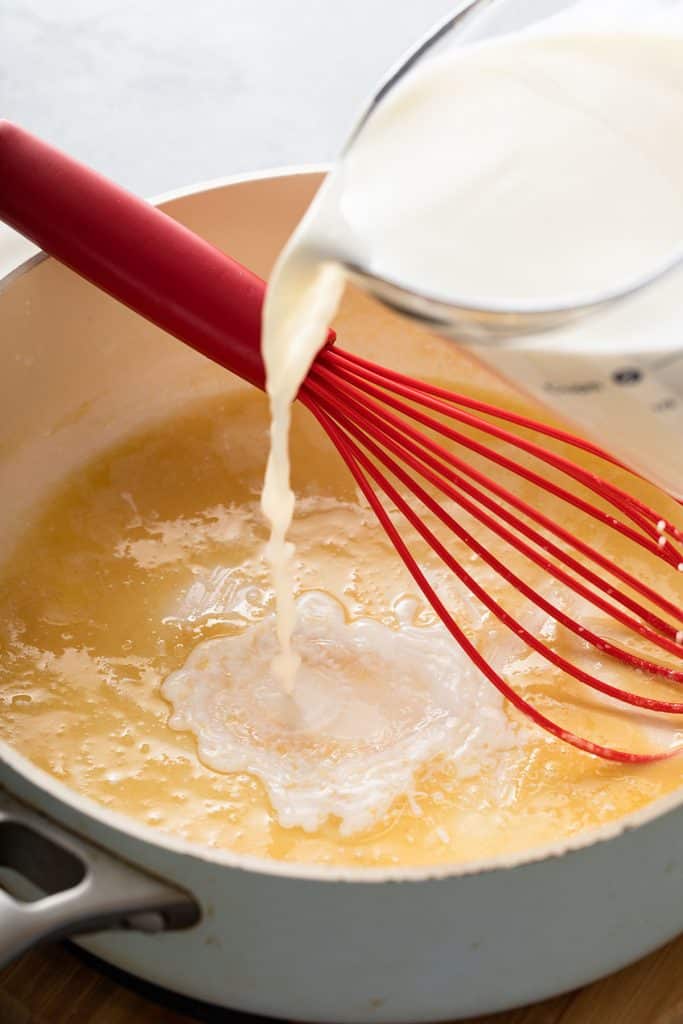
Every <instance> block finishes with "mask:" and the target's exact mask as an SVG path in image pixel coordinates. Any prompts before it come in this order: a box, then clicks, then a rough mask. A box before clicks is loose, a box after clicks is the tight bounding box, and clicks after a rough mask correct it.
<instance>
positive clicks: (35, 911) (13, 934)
mask: <svg viewBox="0 0 683 1024" xmlns="http://www.w3.org/2000/svg"><path fill="white" fill-rule="evenodd" d="M0 886H2V888H0V966H4V965H5V964H8V963H10V962H11V961H12V960H14V959H15V958H16V957H18V956H19V955H20V954H21V953H23V952H24V951H25V950H27V949H29V948H30V947H31V946H35V945H38V944H39V943H41V942H49V941H52V940H54V939H60V938H65V937H66V936H71V935H83V934H85V933H87V932H95V931H103V930H108V929H132V930H134V931H141V932H147V933H156V932H163V931H173V930H176V929H182V928H190V927H191V926H192V925H194V924H196V923H197V922H198V921H199V918H200V911H199V907H198V906H197V904H196V902H195V901H194V899H193V898H192V897H191V896H190V895H189V894H188V893H186V892H184V891H183V890H182V889H179V888H177V887H176V886H175V885H171V884H170V883H168V882H165V881H163V880H162V879H159V878H155V877H154V876H153V875H149V874H147V873H146V872H144V871H141V870H140V869H139V868H137V867H132V866H131V865H129V864H127V863H125V862H124V861H122V860H119V859H118V858H116V857H114V856H112V855H111V854H109V853H106V852H105V851H104V850H102V849H101V848H100V847H98V846H95V845H94V844H93V843H90V842H86V841H85V840H84V839H81V838H80V837H77V836H75V835H74V834H73V833H72V832H68V831H67V830H66V829H63V828H61V826H58V825H56V824H55V823H54V822H52V821H49V820H48V819H47V818H45V817H43V816H42V815H41V814H39V813H38V812H37V811H34V810H33V809H32V808H30V807H28V806H27V805H26V804H23V803H20V802H19V801H18V800H15V799H14V798H13V797H11V796H9V795H8V794H7V793H6V792H5V791H4V790H0Z"/></svg>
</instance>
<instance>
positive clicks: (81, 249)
mask: <svg viewBox="0 0 683 1024" xmlns="http://www.w3.org/2000/svg"><path fill="white" fill-rule="evenodd" d="M0 219H2V220H3V221H5V222H6V223H7V224H9V225H10V226H11V227H13V228H15V229H16V230H17V231H19V232H20V233H21V234H22V235H25V236H26V237H27V238H29V239H30V240H31V241H32V242H35V243H36V245H39V246H40V248H41V249H44V250H45V252H47V253H49V254H50V255H51V256H54V257H55V258H56V259H57V260H59V261H60V263H64V264H66V266H68V267H70V268H71V269H72V270H74V271H76V273H78V274H80V275H81V276H82V277H84V278H86V279H87V280H88V281H91V282H92V283H93V284H95V285H97V286H98V288H102V289H103V290H104V291H106V292H108V293H109V294H110V295H112V296H113V297H114V298H116V299H118V300H119V301H120V302H122V303H124V305H126V306H129V307H130V308H131V309H134V310H135V311H136V312H137V313H140V314H141V315H142V316H144V317H145V318H146V319H147V320H151V321H152V322H153V323H155V324H157V325H158V326H159V327H161V328H163V329H164V330H165V331H168V332H169V334H173V335H175V337H177V338H180V339H181V341H184V342H186V343H187V344H188V345H191V346H192V347H193V348H195V349H197V350H198V351H199V352H202V353H203V354H204V355H206V356H208V357H209V358H210V359H213V360H214V361H215V362H217V363H220V365H221V366H225V367H226V368H227V369H229V370H232V372H233V373H236V374H238V375H239V376H240V377H242V378H244V380H246V381H249V382H250V383H251V384H255V385H256V386H257V387H259V388H263V386H264V379H265V378H264V368H263V362H262V359H261V349H260V341H261V307H262V305H263V297H264V295H265V283H264V282H263V281H262V280H261V278H260V277H257V276H256V274H253V273H252V272H251V271H250V270H247V268H246V267H243V266H242V265H241V264H240V263H238V262H237V261H236V260H233V259H231V258H230V257H229V256H226V255H225V253H223V252H221V251H220V250H219V249H216V248H215V247H214V246H213V245H210V244H209V243H208V242H206V241H204V239H202V238H199V237H198V236H197V235H195V234H194V233H193V232H192V231H190V230H188V228H185V227H183V226H182V224H178V223H177V221H175V220H173V219H172V218H171V217H169V216H167V215H166V214H165V213H162V212H161V210H157V209H156V208H155V207H153V206H151V205H150V204H149V203H146V202H144V201H143V200H142V199H138V198H137V196H134V195H132V194H131V193H130V192H127V191H126V190H125V189H122V188H120V186H118V185H115V184H114V183H113V182H111V181H109V180H108V179H107V178H105V177H103V176H102V175H101V174H98V173H97V172H96V171H93V170H91V169H90V168H89V167H86V166H84V165H83V164H81V163H79V162H78V161H76V160H73V159H72V158H71V157H69V156H66V154H64V153H62V152H60V151H59V150H58V149H55V148H54V147H53V146H50V145H48V144H47V143H45V142H43V141H41V140H40V139H37V138H36V137H35V136H33V135H31V134H30V133H29V132H27V131H24V129H23V128H20V127H18V126H17V125H14V124H11V123H10V122H8V121H0Z"/></svg>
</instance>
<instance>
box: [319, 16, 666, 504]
mask: <svg viewBox="0 0 683 1024" xmlns="http://www.w3.org/2000/svg"><path fill="white" fill-rule="evenodd" d="M630 2H631V0H621V2H619V0H616V3H615V0H604V3H603V4H600V5H595V4H590V5H589V4H586V2H585V0H583V2H580V3H578V4H577V3H576V0H573V2H572V0H546V2H539V0H536V2H533V0H532V2H529V3H525V4H523V5H522V4H519V3H515V4H512V3H510V2H506V0H470V2H468V3H464V4H461V5H460V6H459V8H458V9H457V11H456V12H455V13H454V14H452V15H450V16H449V17H448V18H446V19H444V21H443V22H442V23H440V24H439V25H437V26H436V27H435V28H434V29H433V30H432V32H431V33H430V34H429V35H428V36H427V37H426V39H424V40H422V41H421V42H420V43H419V44H418V45H417V46H416V47H415V48H414V49H413V50H412V51H411V52H410V53H409V54H408V55H407V56H406V57H404V58H403V59H402V61H401V62H400V64H399V65H398V67H397V68H396V69H394V70H393V71H392V72H391V73H390V74H389V76H388V77H387V79H386V80H385V82H384V83H383V85H382V86H381V87H380V89H379V90H378V92H377V93H376V95H375V96H374V98H373V100H372V102H371V103H370V105H369V107H368V108H367V110H366V111H365V113H364V115H363V116H362V118H361V119H360V121H359V123H358V125H357V127H356V129H355V131H354V132H353V134H352V136H351V138H350V139H349V142H348V143H347V146H346V148H345V150H344V154H343V155H342V161H343V159H344V156H345V155H347V154H349V153H352V152H353V147H354V143H355V142H356V140H357V139H358V138H359V136H361V134H362V132H363V129H364V127H365V125H366V123H367V122H368V120H369V119H370V118H371V117H372V114H373V112H374V111H375V110H377V108H378V107H379V106H380V105H381V104H382V102H383V100H384V99H385V98H386V97H387V95H388V94H389V93H390V92H391V91H392V90H393V89H394V88H395V86H396V85H397V84H398V83H399V82H401V81H402V80H403V79H404V78H405V77H406V76H407V75H410V73H411V70H412V69H413V68H415V66H416V65H417V64H418V63H420V62H422V61H423V60H426V59H429V58H430V57H432V56H433V55H434V54H435V53H436V52H437V51H439V50H442V49H443V48H444V47H447V46H462V45H463V44H468V43H471V42H475V41H482V40H485V39H488V38H491V37H493V36H495V35H499V34H502V33H505V32H508V31H510V30H519V29H524V28H527V27H533V26H535V25H537V24H540V23H542V22H543V21H544V20H545V19H546V18H548V17H551V16H556V15H559V16H560V17H561V16H563V14H566V13H567V12H570V13H571V12H572V10H573V9H575V8H577V7H583V8H584V10H586V9H587V8H588V7H589V6H590V7H592V11H591V13H592V14H594V13H595V8H598V16H599V15H600V13H601V12H605V13H609V11H610V10H611V11H612V12H613V11H614V9H617V8H618V9H622V8H623V9H624V10H627V9H628V8H629V5H630ZM631 6H633V7H634V9H637V5H631ZM654 7H657V8H659V9H660V13H665V14H666V13H667V12H668V13H671V12H672V11H674V10H675V9H676V8H677V9H678V12H679V16H680V11H681V9H683V4H681V3H680V2H678V0H673V2H672V0H669V2H668V3H666V2H664V0H656V3H655V4H654V5H653V8H654ZM682 40H683V36H682ZM681 52H682V57H683V42H682V51H681ZM682 241H683V240H682ZM340 253H342V254H341V255H339V254H337V256H336V258H337V259H338V261H339V262H340V263H342V264H343V265H344V267H345V270H346V272H347V274H348V275H349V277H350V278H351V279H352V280H354V281H355V282H356V283H357V284H359V285H360V286H361V287H363V288H364V289H366V290H367V291H369V292H371V293H372V294H374V295H375V296H376V297H377V298H379V299H380V300H381V301H383V302H385V303H386V304H387V305H390V306H392V307H394V308H396V309H398V310H399V311H401V312H403V313H405V314H407V315H409V316H411V317H413V318H415V319H418V320H421V321H423V322H425V323H426V324H428V325H429V326H430V327H432V328H433V329H435V330H436V331H437V332H438V333H440V334H442V335H444V336H447V337H451V338H454V339H455V340H457V342H458V343H459V344H462V345H466V346H467V347H469V348H470V349H471V350H472V351H473V352H474V353H475V354H476V355H477V356H478V358H480V359H481V360H482V361H484V362H487V363H488V364H489V365H491V366H492V367H493V368H494V369H495V370H496V371H497V372H499V373H501V374H502V375H503V376H505V377H507V378H508V379H511V380H512V381H513V382H515V383H516V384H517V385H518V386H520V387H521V388H522V389H523V390H525V391H527V392H529V393H531V394H533V395H534V396H535V397H537V398H539V399H541V400H542V401H543V402H544V403H545V404H547V405H550V406H552V407H553V408H554V409H556V410H557V411H558V412H560V413H562V414H564V415H565V416H567V417H568V418H570V419H572V420H574V422H576V423H577V424H578V425H579V426H580V428H581V429H582V430H583V431H584V432H586V433H590V434H592V435H593V436H594V437H595V438H596V439H597V440H598V441H600V442H601V443H603V444H604V445H605V446H606V447H609V448H610V449H611V450H613V451H615V453H616V454H618V455H619V456H621V457H622V458H623V459H624V461H626V462H628V463H629V464H630V465H632V466H633V467H634V468H636V469H638V470H639V471H640V472H642V473H643V474H644V475H646V476H648V477H650V478H651V479H653V480H655V481H656V482H657V483H659V484H660V485H662V486H664V487H665V488H666V489H668V490H669V491H671V492H672V493H674V494H676V495H677V496H679V497H681V496H683V444H681V441H682V440H683V342H682V340H681V339H683V292H681V285H682V284H683V273H682V272H681V266H682V262H683V252H682V251H681V249H679V248H676V250H675V251H673V252H670V253H667V258H666V259H665V260H664V261H660V262H659V263H658V264H657V265H654V266H648V267H646V269H645V271H644V272H643V273H641V274H639V275H637V276H635V277H634V276H632V277H630V278H628V279H626V280H622V281H621V282H619V281H616V282H615V284H614V286H612V287H610V288H607V289H603V290H601V291H598V292H595V293H593V294H584V295H574V296H571V295H569V296H567V297H561V298H560V300H559V301H552V302H548V303H545V304H543V303H525V302H515V303H505V302H500V303H496V302H491V303H486V304H478V303H476V302H470V301H467V300H466V299H465V298H458V297H457V296H455V295H443V294H442V295H436V294H434V293H427V292H426V291H425V290H424V289H421V288H419V287H416V286H415V285H414V282H411V281H410V280H407V279H399V278H397V277H396V276H395V275H394V276H392V275H389V274H384V273H382V272H380V270H379V269H378V267H377V265H371V263H370V262H369V261H367V262H366V261H365V260H364V257H363V249H362V246H361V247H360V249H359V247H358V246H357V245H354V244H353V242H352V244H351V245H348V246H347V245H345V244H344V243H342V244H341V245H340ZM359 254H360V255H359ZM679 294H680V298H679ZM597 314H599V316H598V315H597ZM588 317H591V320H590V323H586V322H584V321H586V318H588Z"/></svg>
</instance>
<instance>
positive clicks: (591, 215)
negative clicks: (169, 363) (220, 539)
mask: <svg viewBox="0 0 683 1024" xmlns="http://www.w3.org/2000/svg"><path fill="white" fill-rule="evenodd" d="M598 6H599V5H597V4H591V5H590V8H589V7H588V6H587V5H585V4H583V5H579V8H578V9H579V10H583V11H586V10H588V11H589V15H590V17H588V16H587V20H586V21H585V23H583V22H581V20H580V19H579V18H578V17H576V18H572V19H570V20H566V19H565V20H563V19H562V18H559V19H550V20H549V21H548V22H547V28H546V29H544V27H543V25H541V27H540V28H539V27H536V28H535V29H534V30H533V31H527V32H523V33H517V34H514V35H508V36H499V37H496V38H494V39H492V40H489V41H486V42H483V43H477V44H474V45H471V46H468V47H463V48H461V49H459V50H456V51H453V52H451V53H448V54H447V55H445V56H442V57H435V58H432V59H430V60H427V61H425V62H424V63H423V64H421V65H418V66H417V68H416V69H415V70H413V71H412V72H411V73H410V74H409V75H408V76H407V77H406V78H405V79H403V80H402V81H401V82H399V84H398V85H397V86H395V87H394V89H392V90H391V91H390V92H389V94H388V95H387V97H386V98H385V99H384V100H383V101H382V103H381V104H380V105H379V106H378V107H377V108H376V109H375V111H374V112H373V113H372V115H371V116H370V118H369V120H368V121H367V122H366V124H365V125H364V127H363V129H362V131H361V133H360V135H359V136H358V137H357V139H356V140H355V141H354V144H353V146H352V147H351V149H350V150H349V151H348V152H347V153H346V154H345V155H344V157H343V158H342V159H340V161H339V162H338V163H337V165H336V166H335V167H334V169H333V170H332V172H331V174H330V176H329V177H328V179H327V181H326V183H325V185H324V186H323V187H322V189H321V190H320V192H319V194H318V196H317V197H316V199H315V201H314V203H313V204H312V206H311V207H310V209H309V211H308V213H307V215H306V216H305V218H304V219H303V221H302V222H301V224H300V225H299V227H298V229H297V231H296V232H295V234H294V235H293V237H292V238H291V239H290V241H289V243H288V244H287V246H286V247H285V249H284V251H283V252H282V254H281V256H280V258H279V260H278V263H277V265H276V268H275V271H274V273H273V276H272V278H271V281H270V285H269V288H268V292H267V297H266V303H265V309H264V321H263V357H264V362H265V366H266V372H267V390H268V394H269V396H270V402H271V411H272V425H271V451H270V457H269V460H268V468H267V472H266V478H265V484H264V489H263V497H262V507H263V511H264V513H265V515H266V516H267V518H268V520H269V521H270V524H271V529H272V533H271V539H270V542H269V545H268V550H267V556H268V559H269V561H270V565H271V567H272V573H273V581H274V588H275V595H276V608H277V630H278V638H279V642H280V648H281V653H280V655H279V656H278V658H277V663H276V665H275V666H274V667H275V668H276V671H277V673H278V676H279V678H280V679H281V681H282V684H283V686H284V688H285V690H287V691H289V692H292V689H293V686H294V679H295V675H296V671H297V663H298V659H297V656H296V654H295V653H294V651H293V650H292V646H291V635H292V631H293V628H294V624H295V606H294V588H293V580H292V556H293V552H292V548H291V545H289V544H288V542H287V539H286V538H287V530H288V527H289V525H290V522H291V518H292V514H293V510H294V495H293V493H292V491H291V488H290V484H289V457H288V432H289V421H290V408H291V403H292V402H293V400H294V399H295V397H296V395H297V392H298V389H299V387H300V386H301V383H302V381H303V380H304V378H305V376H306V374H307V372H308V369H309V368H310V365H311V363H312V362H313V360H314V358H315V356H316V354H317V352H318V351H319V350H320V348H321V347H322V345H323V344H324V342H325V337H326V332H327V326H328V324H329V322H330V320H331V319H332V317H333V315H334V312H335V310H336V307H337V305H338V302H339V300H340V297H341V294H342V291H343V286H344V271H343V264H344V263H349V264H352V263H353V262H354V261H355V262H357V263H360V264H361V265H362V266H364V267H367V268H368V269H370V270H371V271H373V272H376V273H378V274H382V275H384V276H387V277H390V278H391V277H393V278H394V279H397V280H401V281H403V282H410V283H411V285H412V286H414V287H415V289H416V290H421V291H423V292H426V293H428V294H432V295H435V294H436V295H438V294H441V295H444V296H446V297H447V296H448V295H449V294H450V295H458V296H459V297H460V298H463V297H470V298H471V299H472V300H473V301H475V302H478V303H486V302H487V301H489V302H491V303H492V304H493V303H495V302H497V301H499V300H503V299H508V300H512V301H514V300H520V299H531V300H534V301H539V302H540V301H544V300H556V299H558V298H560V299H562V298H565V299H567V298H570V299H571V297H572V296H575V295H579V294H582V293H585V292H587V291H588V292H590V291H599V290H600V289H602V288H609V287H611V286H615V285H618V284H619V283H621V282H622V281H624V280H627V279H628V278H629V277H630V276H633V277H636V276H638V275H639V274H641V273H643V272H646V271H647V270H648V269H650V268H652V267H656V266H659V265H661V264H663V263H664V262H665V261H666V259H667V257H670V256H671V255H672V252H673V251H675V250H676V249H677V248H679V247H680V245H681V241H682V240H683V190H682V189H681V187H680V182H681V181H683V133H682V132H681V130H680V125H681V119H682V118H683V13H682V12H681V8H680V6H679V7H677V8H676V12H674V11H673V8H671V7H670V6H669V5H663V6H664V7H665V8H666V10H667V17H666V19H665V20H663V21H662V22H661V24H660V22H659V21H657V20H656V19H654V20H653V19H651V18H649V17H648V19H647V20H642V23H640V22H638V23H636V22H632V21H629V22H628V23H627V25H628V27H624V23H622V22H621V21H615V20H614V19H613V18H612V19H611V20H610V18H607V19H606V20H605V21H604V22H600V21H599V20H598V21H595V20H594V15H595V13H596V10H597V8H598ZM622 8H623V9H624V10H625V9H626V8H628V10H629V11H631V10H633V5H632V4H631V3H626V2H625V3H624V4H619V3H605V5H604V11H605V13H606V14H607V13H610V14H614V15H616V16H617V18H618V17H619V15H620V14H621V13H622ZM650 13H651V12H650ZM615 26H616V27H615ZM358 256H360V257H361V258H360V259H359V258H358ZM655 291H656V295H655V294H653V296H647V297H646V299H645V300H644V301H645V309H646V313H647V318H646V316H645V313H643V314H641V316H640V318H639V316H638V313H637V308H636V305H635V304H634V305H633V307H629V309H630V311H631V313H630V315H631V316H632V315H633V311H634V310H635V311H636V315H635V320H634V321H633V320H629V319H628V318H627V319H626V320H624V313H623V310H622V311H620V312H618V313H617V314H616V315H611V318H610V314H608V315H607V316H606V317H603V318H602V320H601V321H596V331H595V332H592V329H587V328H586V327H585V326H584V327H583V328H582V329H581V331H577V329H576V328H574V329H572V331H567V332H565V331H563V332H560V335H559V336H558V337H559V341H558V352H559V351H560V350H562V348H563V346H564V348H565V349H567V348H569V349H570V350H571V354H572V357H573V356H574V355H575V354H576V351H577V350H580V349H581V347H582V346H583V348H584V350H585V346H586V340H585V339H588V340H589V341H590V342H591V343H592V344H595V345H596V346H597V347H598V348H601V349H602V350H603V354H605V353H606V356H607V358H608V359H611V360H612V362H613V361H614V358H615V356H619V354H620V348H619V346H620V345H622V344H624V345H626V346H627V347H628V344H629V339H632V342H631V344H632V345H634V346H636V347H637V345H638V344H641V345H642V344H643V332H644V331H645V330H647V331H648V332H649V334H648V343H649V344H650V345H651V347H652V351H653V352H655V353H665V354H666V353H671V352H674V353H675V352H676V351H678V352H679V354H680V321H681V315H680V305H681V304H680V299H679V292H680V278H674V279H673V280H670V281H667V282H664V284H663V285H662V286H659V287H658V289H655ZM637 301H638V300H634V303H637ZM648 303H649V305H648ZM627 312H628V311H627ZM620 317H621V319H619V318H620ZM633 323H635V325H636V326H635V328H634V327H633ZM577 336H578V337H577ZM622 339H623V341H622ZM633 339H634V340H633ZM546 347H547V343H546ZM518 354H519V353H518ZM522 357H523V358H527V359H528V360H529V365H530V366H531V367H532V369H531V370H530V378H533V372H534V371H533V366H534V362H533V354H532V355H531V356H528V355H527V356H524V355H523V356H522ZM497 358H498V356H497V355H496V354H494V359H497ZM558 358H559V357H558ZM680 363H681V361H680V360H679V363H678V365H679V367H680ZM504 365H508V369H509V370H510V373H511V375H512V376H513V377H514V372H513V369H514V353H513V357H512V361H510V362H509V364H504ZM522 365H524V364H522ZM610 366H611V363H610ZM503 372H504V371H503ZM539 372H540V371H539ZM668 372H669V373H670V372H671V371H670V370H669V371H668ZM676 372H681V373H682V376H681V381H680V383H681V388H680V391H681V395H680V397H681V398H683V371H676ZM517 376H518V377H520V376H523V370H521V371H520V370H519V369H518V372H517ZM537 376H538V372H537ZM541 376H542V375H541ZM539 388H540V385H539ZM537 390H539V389H537ZM655 398H656V396H655ZM547 400H548V399H547V396H546V401H547ZM654 401H655V399H654V398H653V402H654ZM678 414H679V415H680V407H679V411H678ZM637 429H638V430H641V429H642V428H641V427H638V428H637ZM610 440H611V439H610V438H609V437H607V438H606V444H607V445H608V446H609V444H610ZM660 447H661V446H660ZM655 450H656V446H655ZM665 456H666V453H663V457H665ZM672 458H674V459H678V460H680V458H681V456H680V454H678V453H674V455H673V456H672ZM678 465H680V461H679V463H678ZM674 471H676V470H675V467H674ZM669 472H671V468H670V467H669Z"/></svg>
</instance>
